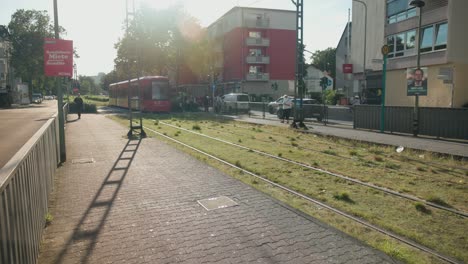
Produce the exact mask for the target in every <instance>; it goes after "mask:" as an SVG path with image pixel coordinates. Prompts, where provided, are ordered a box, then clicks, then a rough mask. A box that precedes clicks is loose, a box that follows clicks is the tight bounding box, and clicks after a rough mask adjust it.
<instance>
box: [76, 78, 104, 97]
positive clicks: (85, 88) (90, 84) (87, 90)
mask: <svg viewBox="0 0 468 264" xmlns="http://www.w3.org/2000/svg"><path fill="white" fill-rule="evenodd" d="M78 80H79V81H80V93H81V94H98V93H99V90H98V86H97V85H96V83H95V82H94V79H93V78H92V77H90V76H83V75H80V76H79V77H78Z"/></svg>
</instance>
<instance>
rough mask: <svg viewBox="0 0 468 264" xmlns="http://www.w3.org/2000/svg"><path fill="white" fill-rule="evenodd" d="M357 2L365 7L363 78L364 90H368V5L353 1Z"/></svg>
mask: <svg viewBox="0 0 468 264" xmlns="http://www.w3.org/2000/svg"><path fill="white" fill-rule="evenodd" d="M353 1H355V2H358V3H361V4H363V5H364V12H365V14H364V63H363V71H362V74H363V78H364V89H363V90H365V89H366V88H367V75H366V53H367V4H366V3H365V2H363V1H360V0H353Z"/></svg>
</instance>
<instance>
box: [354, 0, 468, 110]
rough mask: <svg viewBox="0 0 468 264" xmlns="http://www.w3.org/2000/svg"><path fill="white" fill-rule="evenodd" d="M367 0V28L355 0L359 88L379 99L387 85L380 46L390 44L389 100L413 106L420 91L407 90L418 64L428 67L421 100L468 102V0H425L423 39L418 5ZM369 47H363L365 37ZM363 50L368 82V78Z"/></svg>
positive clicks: (432, 104) (436, 103)
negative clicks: (467, 29) (384, 79)
mask: <svg viewBox="0 0 468 264" xmlns="http://www.w3.org/2000/svg"><path fill="white" fill-rule="evenodd" d="M362 1H364V2H365V3H366V4H367V32H365V31H364V20H365V17H366V13H365V9H364V6H363V5H362V4H361V3H359V2H356V1H353V16H352V21H353V26H352V30H351V32H352V33H351V35H352V40H351V55H352V57H351V58H352V59H351V61H352V63H353V67H354V69H353V70H354V78H355V81H354V89H355V90H358V91H359V92H360V93H361V94H363V95H365V96H367V97H369V98H374V99H378V98H380V96H381V88H382V64H381V63H380V62H376V61H378V60H375V59H382V54H381V48H382V46H383V45H384V44H387V45H388V46H389V47H390V53H389V54H388V63H387V78H386V98H385V99H386V100H385V103H386V104H387V105H393V106H414V101H415V99H414V98H415V96H408V95H407V83H408V81H407V78H408V75H409V74H408V73H409V72H411V71H412V70H413V69H414V68H415V67H416V65H417V48H418V47H419V48H420V51H421V67H422V68H424V69H426V71H425V75H426V76H427V95H425V96H420V97H419V98H420V99H419V104H420V106H428V107H461V106H463V105H465V104H468V79H467V77H466V76H467V73H468V49H467V47H468V35H467V34H466V25H468V16H467V15H466V10H468V1H466V0H425V1H424V2H425V6H424V7H423V8H422V14H421V15H422V26H421V27H422V30H421V33H422V34H421V40H420V41H419V43H418V37H417V36H418V20H419V19H418V17H419V15H420V14H419V9H418V8H415V7H412V6H411V5H409V3H410V2H411V0H378V1H376V0H362ZM365 36H366V38H367V41H366V50H365V51H364V45H363V44H364V37H365ZM364 52H365V57H366V61H365V65H366V70H367V71H366V76H367V78H366V79H367V84H365V83H364V78H363V77H364V74H363V73H364V71H363V65H364ZM364 88H365V90H363V89H364Z"/></svg>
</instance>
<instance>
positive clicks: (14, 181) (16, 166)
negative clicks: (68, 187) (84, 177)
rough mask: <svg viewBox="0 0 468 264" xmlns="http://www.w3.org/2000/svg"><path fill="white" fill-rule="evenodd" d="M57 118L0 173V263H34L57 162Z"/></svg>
mask: <svg viewBox="0 0 468 264" xmlns="http://www.w3.org/2000/svg"><path fill="white" fill-rule="evenodd" d="M58 126H59V124H58V116H57V115H55V117H54V118H51V119H49V120H48V121H47V122H46V123H45V124H44V125H43V126H42V127H41V128H40V129H39V130H38V131H37V132H36V134H35V135H34V136H33V137H32V138H31V139H30V140H29V141H28V142H27V143H26V144H25V145H24V146H23V147H22V148H21V149H20V150H19V151H18V152H17V153H16V154H15V156H13V158H12V159H11V160H10V161H9V162H8V163H7V164H6V165H5V166H4V167H3V168H1V169H0V263H36V259H37V256H38V254H39V245H40V242H41V235H42V232H43V229H44V225H45V221H46V220H45V216H46V214H47V208H48V200H49V195H50V193H51V192H52V189H53V178H54V173H55V169H56V168H57V164H58V162H59V157H60V155H59V154H60V151H59V145H58V144H59V136H58Z"/></svg>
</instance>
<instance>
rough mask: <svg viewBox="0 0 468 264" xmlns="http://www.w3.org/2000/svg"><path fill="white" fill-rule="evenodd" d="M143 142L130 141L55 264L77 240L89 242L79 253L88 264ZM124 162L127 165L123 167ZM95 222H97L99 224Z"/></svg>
mask: <svg viewBox="0 0 468 264" xmlns="http://www.w3.org/2000/svg"><path fill="white" fill-rule="evenodd" d="M141 140H142V139H141V138H139V137H133V138H131V139H129V140H128V142H127V144H126V145H125V147H124V148H123V150H122V151H121V152H120V154H119V156H118V158H117V159H116V161H115V162H114V164H113V166H112V168H111V169H110V171H109V173H108V174H107V176H106V177H105V179H104V181H103V183H102V185H101V187H100V188H99V190H98V191H97V193H96V195H95V196H94V197H93V200H92V201H91V203H90V205H89V206H88V208H87V209H86V211H85V212H84V214H83V216H82V217H81V219H80V221H79V223H78V224H77V226H76V227H75V229H74V232H73V234H72V235H71V237H70V238H69V239H68V241H67V242H66V245H65V246H64V247H63V249H62V250H61V251H60V253H59V255H58V256H57V257H56V259H55V261H54V262H53V263H55V264H59V263H63V262H64V258H65V255H66V254H67V252H68V251H69V250H70V249H71V247H72V246H73V244H74V243H75V242H77V241H79V242H85V243H86V242H87V243H86V244H87V245H86V249H85V250H84V252H82V253H81V254H80V260H79V263H88V260H89V257H90V256H91V254H92V252H93V250H94V247H95V246H96V242H97V239H98V236H99V234H100V232H101V230H102V228H103V226H104V224H105V222H106V219H107V217H108V215H109V213H110V211H111V208H112V206H113V204H114V201H115V199H116V197H117V194H118V193H119V191H120V188H121V187H122V184H123V182H124V179H125V177H126V176H127V173H128V170H129V169H130V166H131V164H132V162H133V160H134V158H135V155H136V153H137V151H138V148H139V147H140V144H141ZM122 163H123V164H125V163H127V164H126V165H124V166H122ZM109 188H114V189H111V192H109V190H107V189H109ZM112 190H113V191H112ZM109 196H110V198H109ZM90 219H92V221H89V220H90ZM96 219H98V220H97V221H96ZM90 225H91V226H90Z"/></svg>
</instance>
